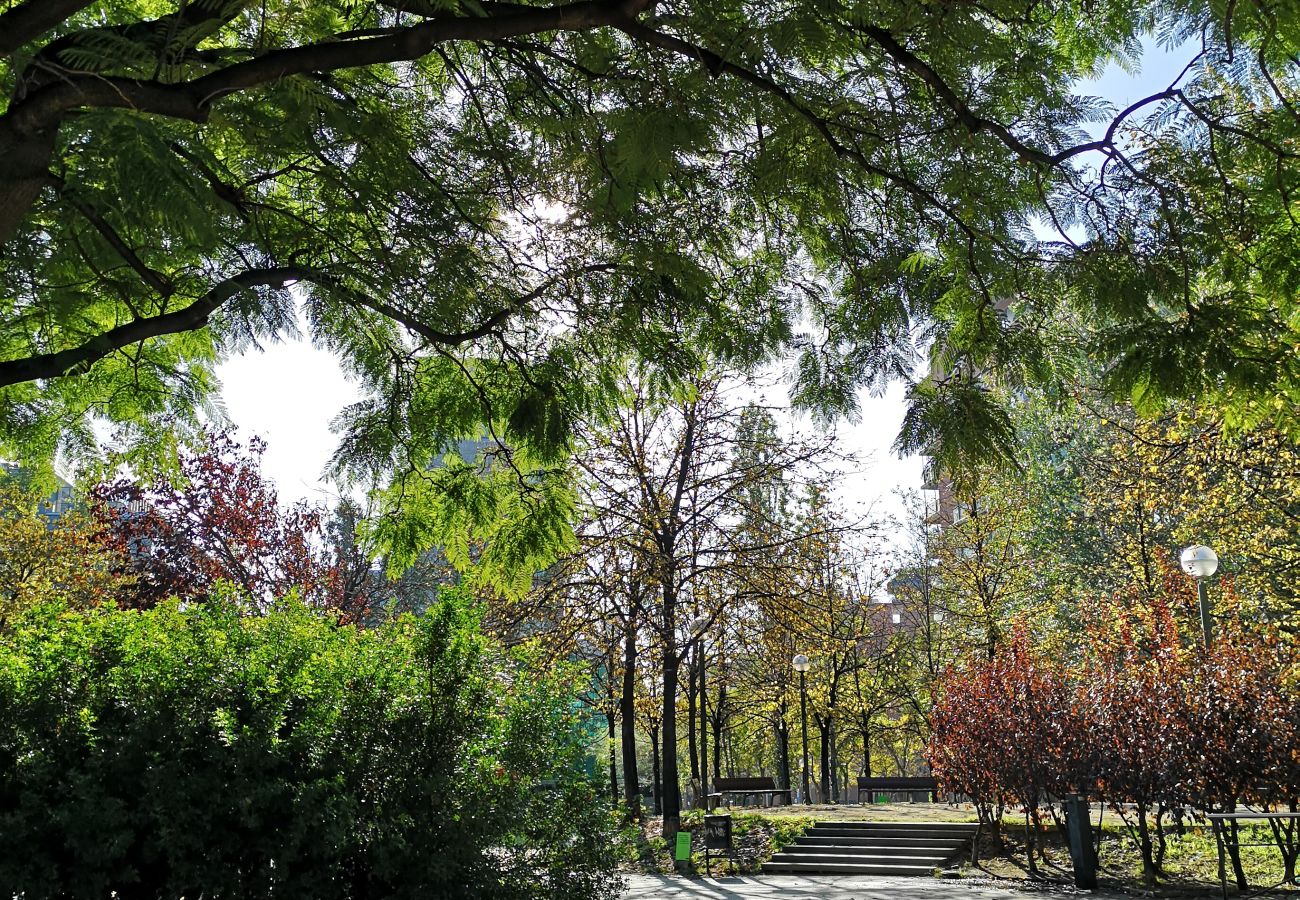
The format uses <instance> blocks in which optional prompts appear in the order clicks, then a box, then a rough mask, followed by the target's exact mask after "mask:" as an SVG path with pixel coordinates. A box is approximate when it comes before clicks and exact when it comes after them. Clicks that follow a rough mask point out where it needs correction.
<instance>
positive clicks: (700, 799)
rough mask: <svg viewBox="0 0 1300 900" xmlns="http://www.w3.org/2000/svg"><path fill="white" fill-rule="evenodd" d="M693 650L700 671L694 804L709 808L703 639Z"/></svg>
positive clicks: (705, 660) (706, 683)
mask: <svg viewBox="0 0 1300 900" xmlns="http://www.w3.org/2000/svg"><path fill="white" fill-rule="evenodd" d="M695 652H696V655H697V656H698V657H699V659H698V662H697V664H696V668H697V669H698V670H699V673H700V780H699V782H698V790H699V793H698V795H697V796H696V798H695V806H696V808H698V809H708V808H709V687H708V681H707V680H706V678H705V673H706V672H707V671H708V660H707V659H705V658H704V640H703V639H702V638H701V639H700V640H699V641H697V642H696V644H695Z"/></svg>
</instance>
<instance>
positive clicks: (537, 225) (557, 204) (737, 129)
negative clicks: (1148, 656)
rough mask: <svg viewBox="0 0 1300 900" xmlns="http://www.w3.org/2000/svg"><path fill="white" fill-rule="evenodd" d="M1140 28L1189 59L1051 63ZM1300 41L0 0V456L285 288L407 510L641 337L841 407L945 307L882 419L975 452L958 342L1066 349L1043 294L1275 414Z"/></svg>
mask: <svg viewBox="0 0 1300 900" xmlns="http://www.w3.org/2000/svg"><path fill="white" fill-rule="evenodd" d="M1149 34H1156V35H1158V36H1159V37H1160V39H1161V40H1162V41H1163V42H1164V43H1165V44H1166V45H1170V46H1179V47H1181V48H1182V49H1183V50H1186V52H1187V55H1188V57H1189V58H1190V60H1191V61H1190V63H1189V65H1188V67H1187V69H1186V70H1185V71H1184V72H1183V73H1182V74H1181V75H1180V76H1179V78H1178V80H1177V81H1175V82H1174V83H1173V84H1170V85H1168V86H1160V88H1159V89H1153V91H1152V93H1151V95H1150V96H1148V97H1145V98H1142V99H1140V100H1138V101H1136V102H1135V103H1133V104H1132V105H1131V106H1129V107H1128V108H1126V109H1122V110H1119V109H1114V108H1111V107H1110V106H1108V105H1107V104H1106V103H1104V102H1102V101H1101V100H1098V99H1097V98H1092V97H1087V96H1083V95H1081V94H1080V93H1078V91H1077V87H1076V86H1077V85H1078V84H1079V83H1080V81H1081V80H1082V79H1086V78H1087V77H1089V76H1092V75H1095V74H1097V73H1098V72H1099V71H1100V70H1101V69H1102V67H1103V66H1105V65H1106V64H1108V63H1109V62H1113V61H1119V62H1121V63H1123V64H1128V65H1132V64H1135V62H1136V59H1137V57H1138V55H1139V53H1140V50H1139V47H1140V44H1139V42H1140V39H1141V37H1142V36H1143V35H1149ZM1298 50H1300V15H1298V14H1297V13H1296V11H1295V9H1294V8H1292V7H1289V6H1285V5H1277V4H1272V3H1268V2H1263V0H1248V2H1245V3H1227V4H1223V3H1219V2H1198V3H1191V4H1187V3H1180V4H1171V3H1164V2H1153V0H1147V2H1138V3H1132V2H1119V0H1090V2H1079V0H1051V2H1040V0H982V2H968V0H944V2H937V3H927V4H918V3H913V2H910V0H909V2H904V0H862V2H834V0H823V2H815V3H779V4H772V3H766V2H764V3H760V2H754V0H715V2H710V3H707V4H705V3H693V2H686V0H681V2H662V3H659V2H654V0H578V2H568V3H507V2H495V0H487V2H478V0H465V2H457V0H362V2H357V0H323V2H318V3H312V4H309V5H302V4H293V3H287V2H284V0H261V2H257V3H253V2H248V0H172V2H164V0H18V2H8V3H6V4H4V8H3V11H0V51H3V53H4V54H5V58H4V60H3V61H2V62H0V82H2V83H3V88H4V94H5V96H6V99H5V100H3V101H0V156H2V158H3V159H4V161H5V165H4V166H3V167H2V168H0V247H3V256H2V257H0V272H2V274H3V278H2V283H3V284H4V285H5V288H4V291H3V295H2V299H0V398H2V402H0V450H3V452H4V453H6V454H9V455H12V456H15V457H18V458H21V459H23V460H25V461H39V460H43V459H48V458H49V457H50V456H51V455H53V453H55V452H56V451H57V452H63V453H65V454H72V455H82V456H94V455H95V454H96V453H97V452H98V448H99V446H100V443H101V441H100V438H101V437H102V433H100V434H97V432H96V430H95V429H96V424H95V423H97V422H103V421H108V422H110V423H113V424H114V425H116V426H117V427H118V429H119V432H118V434H117V435H116V437H118V438H120V439H121V440H123V441H124V442H125V443H127V444H128V445H130V446H132V447H136V448H147V449H149V450H150V451H152V449H153V448H156V447H162V448H166V447H168V446H171V444H172V441H173V440H174V438H175V436H176V435H177V434H178V433H179V434H184V433H185V432H186V431H188V430H191V429H193V428H194V427H195V426H196V425H197V424H198V422H199V420H200V418H201V417H202V413H203V410H204V408H205V404H206V403H208V402H209V401H211V400H212V398H213V396H214V391H215V388H216V381H215V377H214V374H213V369H214V363H215V362H216V361H217V360H218V359H220V358H221V357H222V356H223V355H224V354H229V353H231V352H235V351H238V350H239V349H241V348H245V347H248V346H250V345H253V344H257V343H260V342H266V341H272V340H275V339H276V337H277V336H279V335H283V334H285V333H289V332H292V331H293V330H294V329H295V328H296V327H298V317H297V315H296V303H297V302H299V301H301V303H302V304H303V309H304V311H305V327H306V328H307V329H308V330H309V332H310V337H311V339H312V341H313V342H314V343H316V344H317V345H319V346H323V347H327V348H329V349H331V350H333V351H335V352H336V353H337V354H338V356H339V357H340V359H341V360H342V361H343V364H344V365H345V367H346V368H347V370H348V372H349V373H350V374H351V375H352V376H353V377H354V378H356V379H357V380H358V382H359V383H360V384H361V386H362V389H363V395H364V399H363V400H362V401H360V402H359V403H357V404H356V405H354V406H352V407H351V408H349V409H348V410H347V411H346V413H345V414H344V415H343V417H342V419H341V421H340V422H339V427H340V429H341V430H342V432H343V434H344V440H343V443H342V447H341V449H340V451H339V456H338V459H337V460H336V462H337V464H338V466H339V469H340V471H341V472H351V473H353V474H364V475H365V476H366V477H371V476H373V475H375V473H380V474H381V475H396V476H397V479H396V482H395V483H397V484H399V485H400V490H399V491H398V492H397V494H396V495H394V496H393V497H390V500H391V501H392V504H393V505H394V506H400V505H401V503H402V502H403V500H409V499H410V498H412V497H418V496H419V494H420V491H419V490H418V489H417V488H418V484H417V483H415V482H413V481H411V480H410V478H409V475H410V474H411V473H417V472H424V471H426V470H428V469H429V467H430V466H431V465H432V464H434V463H435V462H436V461H438V460H439V459H440V458H441V457H442V456H443V455H444V454H445V453H446V452H447V451H448V449H449V448H450V447H451V446H452V443H453V442H454V441H455V440H456V439H457V438H460V437H465V436H473V435H476V434H478V433H480V432H481V431H482V430H483V429H487V430H489V431H490V432H491V433H492V434H493V435H495V436H497V437H499V438H501V442H502V443H503V444H504V445H508V446H509V447H510V448H511V449H512V451H514V452H515V453H516V454H517V457H518V460H517V462H516V464H515V468H514V470H513V472H514V474H515V475H516V476H529V473H530V472H535V471H536V470H537V469H538V468H539V467H547V466H551V465H552V464H554V463H555V462H556V461H557V460H558V459H559V458H560V456H561V455H562V453H563V451H564V450H565V449H566V447H567V443H568V437H569V435H570V432H571V429H572V427H573V424H574V422H575V421H576V420H577V418H579V417H581V416H584V415H589V414H592V413H599V412H601V411H602V410H604V409H605V408H606V407H607V405H608V404H609V403H610V402H612V401H613V400H614V399H616V398H617V395H618V389H617V379H616V377H615V375H616V373H618V372H620V371H622V370H623V367H624V366H625V364H626V362H627V360H628V359H629V358H633V359H637V358H639V359H644V360H649V361H650V362H651V363H652V364H653V365H654V367H655V368H656V370H657V371H658V373H659V375H660V377H662V378H664V379H666V380H668V381H669V382H673V381H675V380H677V379H679V378H681V377H683V376H684V375H685V374H687V373H690V372H692V371H693V370H695V369H698V367H699V366H700V364H701V360H703V359H722V360H725V361H727V362H728V363H733V364H739V365H747V364H754V363H757V362H760V361H765V360H770V359H772V358H773V357H774V356H775V355H776V354H777V353H779V352H791V351H793V353H794V355H795V356H796V357H797V360H798V369H797V374H796V376H795V377H796V380H795V397H796V399H797V401H798V402H800V403H801V404H803V405H805V406H809V407H812V408H815V409H817V410H820V411H822V412H824V413H844V412H851V411H852V409H853V407H854V403H855V396H856V392H857V390H858V389H860V388H861V387H863V386H874V387H879V386H881V385H882V384H883V383H884V382H885V381H887V380H890V379H896V378H903V379H906V378H908V377H910V373H911V371H912V367H913V364H914V362H915V355H916V340H917V338H918V336H919V337H920V338H922V339H923V340H924V341H926V342H927V343H928V342H929V341H931V339H932V340H933V351H932V352H933V354H934V355H935V357H936V358H937V359H939V360H940V361H941V363H942V366H941V368H942V371H943V372H944V373H945V374H944V375H943V377H941V378H938V379H936V380H935V381H933V382H929V383H927V384H926V386H925V387H924V389H922V390H918V391H917V392H916V393H915V397H914V404H913V407H912V412H911V414H910V416H909V418H908V420H907V422H906V423H905V429H904V432H903V434H902V435H901V437H900V448H901V449H904V450H915V449H918V448H920V447H925V448H927V449H929V450H931V451H933V452H935V453H936V454H938V455H939V456H940V457H941V458H944V459H949V460H950V459H955V458H957V456H959V455H960V454H962V453H966V452H970V451H976V452H982V453H986V454H987V453H988V452H999V451H1001V452H1005V451H1006V449H1007V448H1008V447H1009V445H1010V425H1009V423H1008V421H1007V418H1006V416H1005V414H1002V413H1001V412H1000V411H999V408H998V405H997V403H996V401H995V400H994V399H993V398H992V397H991V396H990V395H989V394H988V393H987V392H986V391H984V390H983V389H982V388H981V387H980V384H979V383H978V382H977V380H976V373H977V372H979V373H984V377H986V378H987V377H996V378H998V379H1001V380H1004V381H1006V382H1008V383H1012V384H1015V383H1017V382H1021V381H1024V380H1044V379H1048V378H1050V377H1052V376H1053V374H1054V372H1053V369H1054V367H1057V368H1059V367H1060V366H1061V365H1062V364H1063V362H1062V361H1063V360H1064V359H1066V357H1064V356H1063V355H1062V354H1061V351H1062V349H1063V347H1062V346H1060V345H1058V343H1057V342H1056V339H1055V338H1053V337H1052V336H1051V335H1050V334H1048V333H1046V332H1044V331H1042V330H1040V329H1039V328H1038V327H1037V324H1038V322H1039V321H1040V319H1041V318H1043V317H1045V315H1046V313H1047V312H1048V311H1049V310H1050V309H1051V308H1052V307H1053V306H1055V305H1059V304H1061V303H1069V304H1075V305H1077V306H1079V307H1080V308H1081V309H1082V310H1084V312H1085V315H1084V317H1083V318H1084V321H1087V322H1089V324H1090V326H1095V327H1090V329H1089V333H1088V334H1086V335H1076V336H1073V341H1072V343H1071V342H1070V341H1067V343H1070V344H1071V346H1073V347H1077V346H1080V345H1081V346H1082V347H1083V349H1085V350H1088V351H1091V352H1094V353H1095V354H1097V355H1098V356H1099V357H1101V358H1104V359H1105V360H1106V361H1107V363H1108V365H1109V369H1108V373H1109V374H1108V385H1109V387H1110V388H1111V389H1113V390H1116V391H1121V392H1127V393H1130V394H1132V395H1133V396H1135V397H1137V398H1138V399H1139V400H1140V401H1141V402H1143V403H1147V404H1154V403H1156V402H1158V401H1159V400H1161V399H1162V398H1164V397H1168V396H1197V397H1201V398H1205V397H1210V398H1218V399H1220V400H1222V401H1225V403H1226V405H1227V408H1228V409H1229V411H1230V414H1231V416H1233V417H1235V418H1236V419H1237V420H1240V421H1242V422H1255V421H1259V420H1262V419H1272V420H1277V421H1279V422H1282V423H1284V424H1286V425H1288V426H1292V425H1294V419H1295V417H1294V412H1293V410H1294V399H1295V394H1296V391H1297V384H1298V381H1300V372H1298V371H1297V368H1296V366H1297V361H1296V359H1297V357H1296V354H1295V353H1294V348H1295V345H1296V337H1297V326H1296V321H1297V319H1296V316H1295V313H1296V290H1295V287H1296V283H1297V279H1300V268H1297V262H1296V261H1297V260H1300V254H1297V253H1296V252H1295V241H1296V239H1297V234H1298V229H1297V228H1296V221H1295V219H1294V202H1293V200H1292V193H1293V191H1294V190H1295V187H1296V182H1297V177H1300V167H1298V166H1297V165H1296V163H1297V159H1300V145H1297V143H1296V138H1297V135H1300V113H1298V112H1297V110H1298V109H1300V73H1298V72H1297V67H1296V64H1295V62H1294V60H1295V58H1296V53H1297V51H1298ZM1180 52H1181V51H1180ZM1044 223H1045V224H1046V225H1047V227H1048V228H1049V229H1051V230H1053V231H1055V232H1056V234H1055V237H1054V239H1052V240H1043V239H1042V238H1041V235H1042V233H1043V232H1042V227H1041V226H1043V225H1044ZM1036 225H1037V226H1040V227H1039V229H1038V230H1037V231H1036V230H1035V226H1036ZM1004 301H1010V302H1011V303H1012V304H1013V307H1012V308H1013V309H1014V310H1015V315H1014V316H1013V317H1011V318H1010V319H1006V318H1004V317H1002V316H999V315H998V313H997V309H998V305H999V304H1000V303H1002V302H1004ZM990 373H992V374H991V375H990ZM448 477H450V476H448ZM529 477H533V478H534V480H533V481H528V478H527V477H517V478H516V483H528V484H532V485H533V487H534V489H535V490H536V491H537V492H539V493H540V494H541V495H542V496H543V501H542V505H543V506H545V507H546V508H548V509H555V508H564V506H565V503H564V502H563V501H562V500H559V499H556V497H555V495H554V493H553V492H549V493H548V491H547V489H546V486H545V483H544V478H542V477H541V476H529ZM487 506H489V507H492V508H495V506H493V504H487ZM399 543H400V541H399Z"/></svg>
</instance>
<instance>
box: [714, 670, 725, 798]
mask: <svg viewBox="0 0 1300 900" xmlns="http://www.w3.org/2000/svg"><path fill="white" fill-rule="evenodd" d="M726 715H727V683H726V682H725V681H724V682H723V683H722V684H721V685H720V686H719V687H718V703H717V705H716V706H714V707H713V783H714V784H715V785H716V784H717V783H718V779H719V778H721V777H722V726H723V725H724V724H725V719H726Z"/></svg>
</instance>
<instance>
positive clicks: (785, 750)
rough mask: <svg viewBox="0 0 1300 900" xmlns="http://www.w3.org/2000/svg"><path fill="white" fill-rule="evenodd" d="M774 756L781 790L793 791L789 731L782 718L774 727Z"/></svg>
mask: <svg viewBox="0 0 1300 900" xmlns="http://www.w3.org/2000/svg"><path fill="white" fill-rule="evenodd" d="M776 755H777V764H778V765H779V766H780V771H781V789H782V790H786V791H793V790H794V784H793V783H792V780H791V778H790V729H789V727H788V726H787V725H786V723H785V719H784V718H782V719H781V720H779V721H778V722H777V725H776ZM791 796H792V797H793V795H791ZM792 802H793V801H792Z"/></svg>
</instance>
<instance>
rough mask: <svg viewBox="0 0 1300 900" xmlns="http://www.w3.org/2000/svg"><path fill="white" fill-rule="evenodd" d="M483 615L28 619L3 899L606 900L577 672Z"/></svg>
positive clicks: (10, 753)
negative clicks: (485, 629)
mask: <svg viewBox="0 0 1300 900" xmlns="http://www.w3.org/2000/svg"><path fill="white" fill-rule="evenodd" d="M478 624H479V623H478V616H477V613H476V612H475V611H474V610H473V609H472V607H471V606H470V605H469V604H467V603H466V602H464V601H463V600H458V599H456V598H453V599H450V600H443V601H442V602H441V603H439V604H438V605H437V606H436V607H435V608H434V609H432V610H431V611H429V612H428V613H427V614H426V615H424V616H422V617H420V618H414V617H410V616H407V617H403V618H400V619H397V620H395V621H393V622H391V623H389V624H387V625H384V626H382V627H378V628H374V629H369V630H364V631H361V630H356V629H354V628H351V627H340V626H338V625H336V624H334V623H332V622H330V621H329V620H327V619H326V618H323V617H322V616H320V615H319V614H318V613H315V612H313V611H311V610H309V609H306V608H305V607H303V606H301V605H299V604H296V603H286V604H285V605H283V606H282V607H280V608H278V609H275V610H273V611H272V612H271V613H270V614H268V615H266V616H262V617H256V618H250V617H245V616H241V615H239V613H238V611H237V609H236V606H235V604H234V603H232V602H229V601H228V600H226V599H222V598H219V597H218V598H214V599H213V600H212V601H210V602H208V603H206V604H200V605H196V606H191V607H190V608H185V609H183V608H181V607H180V606H179V605H177V604H175V603H172V604H166V605H163V606H160V607H158V608H156V609H153V610H149V611H146V612H138V611H117V610H111V609H109V610H99V611H94V612H90V613H79V612H72V611H69V610H67V609H66V608H59V607H56V606H47V607H42V608H37V609H35V610H32V611H31V612H30V613H29V614H28V615H27V616H26V617H25V618H24V619H22V620H20V621H19V622H17V623H15V624H14V626H13V627H12V628H11V629H10V630H9V631H8V633H6V634H2V635H0V894H2V895H5V896H12V895H15V894H17V895H20V896H22V897H24V898H26V900H36V898H46V897H68V898H88V900H89V898H95V900H102V898H105V897H108V896H110V892H114V891H115V892H117V895H118V896H122V897H149V898H179V897H187V898H197V897H204V898H227V897H249V898H253V897H270V896H276V897H286V898H300V897H301V898H314V900H315V898H319V900H328V898H385V900H397V898H406V897H410V898H415V897H419V898H421V900H429V898H457V897H466V898H469V897H475V898H477V897H483V898H488V897H492V898H528V897H539V898H540V897H547V898H568V897H573V898H579V897H581V898H588V897H602V896H612V895H613V894H614V893H615V891H616V889H617V887H618V884H617V882H616V881H615V879H614V878H613V876H611V875H610V874H609V873H610V871H611V869H612V866H613V861H612V859H611V856H610V854H611V851H610V848H611V847H612V845H613V841H612V837H611V835H610V826H609V823H610V819H609V815H608V811H607V809H606V808H605V807H604V806H603V805H602V803H601V801H600V800H598V799H597V797H596V794H595V792H594V791H593V790H592V787H591V785H590V784H589V783H588V782H587V781H586V779H585V776H584V775H583V774H582V773H581V767H580V760H581V754H582V748H581V746H580V740H579V737H578V731H577V728H576V727H575V722H574V721H573V719H572V712H571V702H570V698H571V697H572V696H573V685H572V683H571V678H572V674H573V673H571V672H565V671H556V668H557V667H555V666H554V664H553V663H551V662H548V661H544V660H542V659H539V658H535V657H530V656H529V653H528V651H518V652H512V653H509V654H507V653H506V652H505V651H502V650H501V649H500V648H498V647H496V646H494V645H493V644H492V643H491V642H490V641H488V640H487V639H486V638H484V637H483V636H482V634H481V633H480V631H479V628H478Z"/></svg>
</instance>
